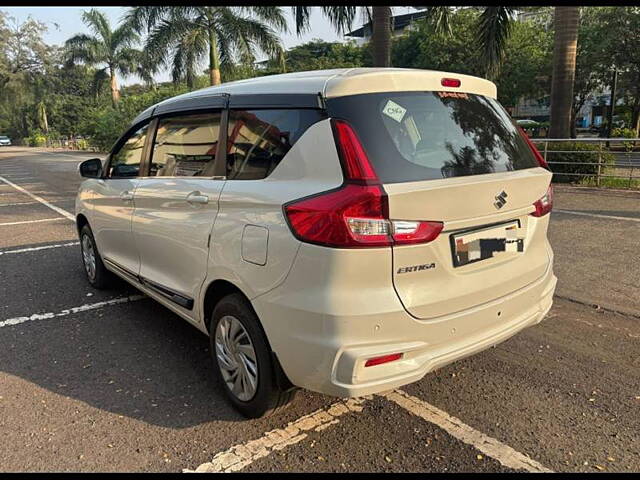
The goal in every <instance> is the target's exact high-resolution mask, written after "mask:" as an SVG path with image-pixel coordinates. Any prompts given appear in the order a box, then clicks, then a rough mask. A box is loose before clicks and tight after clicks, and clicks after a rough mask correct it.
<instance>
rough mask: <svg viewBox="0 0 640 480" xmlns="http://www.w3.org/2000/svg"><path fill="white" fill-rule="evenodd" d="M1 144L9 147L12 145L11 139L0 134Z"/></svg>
mask: <svg viewBox="0 0 640 480" xmlns="http://www.w3.org/2000/svg"><path fill="white" fill-rule="evenodd" d="M0 146H2V147H9V146H11V139H10V138H9V137H7V136H4V135H0Z"/></svg>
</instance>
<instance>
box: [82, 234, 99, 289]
mask: <svg viewBox="0 0 640 480" xmlns="http://www.w3.org/2000/svg"><path fill="white" fill-rule="evenodd" d="M82 260H83V262H84V269H85V270H86V272H87V276H88V277H89V279H90V280H93V279H94V278H95V276H96V251H95V250H94V249H93V243H92V242H91V239H90V238H89V236H88V235H83V236H82Z"/></svg>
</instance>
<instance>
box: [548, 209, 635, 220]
mask: <svg viewBox="0 0 640 480" xmlns="http://www.w3.org/2000/svg"><path fill="white" fill-rule="evenodd" d="M553 211H554V212H558V213H568V214H570V215H582V216H585V217H596V218H612V219H614V220H627V221H629V222H640V218H631V217H618V216H615V215H600V214H598V213H587V212H576V211H574V210H560V209H558V208H554V209H553Z"/></svg>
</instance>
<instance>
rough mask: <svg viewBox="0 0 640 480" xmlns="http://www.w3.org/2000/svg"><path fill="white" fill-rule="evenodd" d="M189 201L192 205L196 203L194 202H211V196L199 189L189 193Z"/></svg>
mask: <svg viewBox="0 0 640 480" xmlns="http://www.w3.org/2000/svg"><path fill="white" fill-rule="evenodd" d="M187 202H189V203H190V204H192V205H194V204H200V205H204V204H207V203H209V197H208V196H206V195H202V194H201V193H200V192H198V191H195V192H191V193H190V194H189V195H187Z"/></svg>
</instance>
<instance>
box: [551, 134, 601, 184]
mask: <svg viewBox="0 0 640 480" xmlns="http://www.w3.org/2000/svg"><path fill="white" fill-rule="evenodd" d="M539 147H544V145H542V146H539ZM599 150H600V146H598V145H592V144H588V143H580V142H549V144H548V145H547V161H548V162H549V168H550V169H551V171H552V172H553V181H554V182H558V183H577V182H579V181H580V180H582V179H585V178H588V179H594V178H595V177H596V176H597V174H598V158H599V157H600V158H601V161H602V165H603V168H602V169H601V172H600V173H605V167H609V166H612V165H613V163H614V157H613V155H611V154H610V153H607V152H604V151H603V152H602V153H601V154H600V156H599V154H598V152H599ZM540 151H541V152H542V151H543V150H542V148H540ZM567 152H570V153H567ZM554 162H562V163H554ZM578 174H579V175H578Z"/></svg>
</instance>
